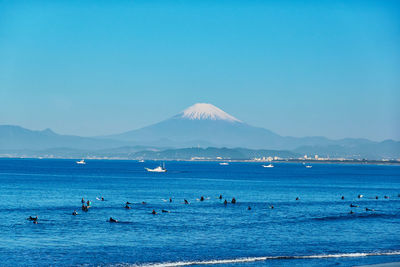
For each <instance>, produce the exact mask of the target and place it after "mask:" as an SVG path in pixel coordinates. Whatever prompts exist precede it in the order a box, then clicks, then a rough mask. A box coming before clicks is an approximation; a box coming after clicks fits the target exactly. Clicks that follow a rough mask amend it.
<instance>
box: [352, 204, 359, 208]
mask: <svg viewBox="0 0 400 267" xmlns="http://www.w3.org/2000/svg"><path fill="white" fill-rule="evenodd" d="M350 207H351V208H357V207H358V205H354V204H350Z"/></svg>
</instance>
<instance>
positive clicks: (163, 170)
mask: <svg viewBox="0 0 400 267" xmlns="http://www.w3.org/2000/svg"><path fill="white" fill-rule="evenodd" d="M145 169H146V171H148V172H166V171H167V169H166V168H165V166H164V165H163V166H161V165H160V166H158V167H156V168H154V169H150V168H145Z"/></svg>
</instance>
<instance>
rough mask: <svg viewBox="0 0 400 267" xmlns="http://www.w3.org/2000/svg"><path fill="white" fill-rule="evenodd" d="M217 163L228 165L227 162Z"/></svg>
mask: <svg viewBox="0 0 400 267" xmlns="http://www.w3.org/2000/svg"><path fill="white" fill-rule="evenodd" d="M219 165H229V163H228V162H220V163H219Z"/></svg>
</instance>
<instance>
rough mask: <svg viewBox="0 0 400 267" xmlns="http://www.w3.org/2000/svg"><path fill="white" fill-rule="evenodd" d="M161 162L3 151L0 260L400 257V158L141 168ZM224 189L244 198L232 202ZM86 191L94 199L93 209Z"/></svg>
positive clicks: (344, 260) (286, 262) (267, 261)
mask: <svg viewBox="0 0 400 267" xmlns="http://www.w3.org/2000/svg"><path fill="white" fill-rule="evenodd" d="M157 164H158V163H157V162H150V161H149V162H145V163H138V162H134V161H106V160H104V161H101V160H88V161H87V164H86V165H77V164H75V161H73V160H44V159H43V160H31V159H1V160H0V200H1V201H0V216H1V221H0V233H1V235H0V260H1V263H0V265H4V266H14V265H32V266H38V265H88V266H92V265H96V266H98V265H107V266H108V265H122V266H125V265H148V264H163V265H166V264H167V263H171V266H173V265H178V264H181V265H185V264H191V263H193V264H194V265H199V264H201V263H204V264H205V263H208V264H210V265H211V264H213V263H224V265H222V266H231V265H232V266H259V265H270V266H296V265H297V266H304V265H307V266H313V265H315V266H321V265H340V266H352V265H360V264H373V263H379V262H395V261H400V197H398V194H400V166H376V165H334V164H332V165H329V164H315V165H314V166H313V168H311V169H306V168H305V167H304V166H303V165H301V164H275V168H262V167H261V164H258V163H231V164H230V165H229V166H221V165H219V164H218V163H213V162H211V163H210V162H204V163H203V162H167V163H166V167H167V169H168V172H167V173H148V172H145V170H144V167H156V166H157ZM220 194H222V196H223V197H224V198H223V200H224V199H225V198H226V199H228V201H230V200H231V199H232V197H235V198H236V199H237V204H235V205H233V204H228V205H226V206H225V205H224V204H223V201H221V200H219V199H218V198H217V197H218V196H219V195H220ZM358 194H363V195H364V197H363V198H361V199H359V198H357V195H358ZM384 195H387V196H389V197H390V198H389V199H384ZM100 196H103V197H104V198H105V201H99V200H96V197H100ZM201 196H204V197H206V200H205V201H203V202H200V201H198V200H196V199H199V198H200V197H201ZM341 196H344V197H345V199H344V200H341ZM375 196H379V199H378V200H376V199H375ZM82 197H84V198H85V199H89V200H91V201H92V207H91V208H90V209H89V211H88V212H83V211H82V210H81V208H80V206H81V202H80V200H81V198H82ZM169 197H171V198H172V199H173V202H172V203H169V202H168V201H167V202H166V201H165V200H167V199H169ZM296 197H299V198H300V200H298V201H296V200H295V199H296ZM208 198H209V199H208ZM184 199H187V200H189V202H190V205H184V204H183V203H182V202H183V200H184ZM126 201H130V202H132V203H134V204H132V205H131V207H132V209H130V210H126V209H124V205H125V204H124V203H125V202H126ZM142 201H145V202H146V203H147V204H146V205H143V204H141V202H142ZM351 203H354V204H357V205H359V207H357V208H350V207H349V205H350V204H351ZM270 205H273V206H274V209H271V208H270ZM248 206H250V207H251V210H248V209H247V208H248ZM366 207H368V208H371V209H374V211H365V208H366ZM153 209H155V210H156V211H157V212H158V214H157V215H152V214H151V211H152V210H153ZM162 209H165V210H168V211H170V213H161V210H162ZM73 210H77V211H78V213H79V215H77V216H72V215H71V213H72V211H73ZM350 210H353V211H354V212H355V213H354V214H349V212H350ZM30 215H32V216H35V215H38V216H39V220H38V224H33V223H32V222H31V221H28V220H26V218H27V217H28V216H30ZM110 216H112V217H113V218H116V219H117V220H119V221H120V223H109V222H107V219H108V218H109V217H110ZM310 256H311V257H310ZM244 258H246V259H245V260H244ZM223 260H228V261H223Z"/></svg>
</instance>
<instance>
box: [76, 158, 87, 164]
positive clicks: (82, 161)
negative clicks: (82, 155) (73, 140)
mask: <svg viewBox="0 0 400 267" xmlns="http://www.w3.org/2000/svg"><path fill="white" fill-rule="evenodd" d="M76 164H86V162H85V160H84V159H81V160H79V161H77V162H76Z"/></svg>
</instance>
